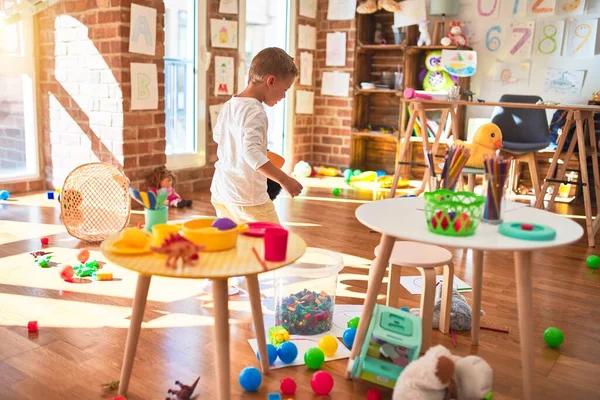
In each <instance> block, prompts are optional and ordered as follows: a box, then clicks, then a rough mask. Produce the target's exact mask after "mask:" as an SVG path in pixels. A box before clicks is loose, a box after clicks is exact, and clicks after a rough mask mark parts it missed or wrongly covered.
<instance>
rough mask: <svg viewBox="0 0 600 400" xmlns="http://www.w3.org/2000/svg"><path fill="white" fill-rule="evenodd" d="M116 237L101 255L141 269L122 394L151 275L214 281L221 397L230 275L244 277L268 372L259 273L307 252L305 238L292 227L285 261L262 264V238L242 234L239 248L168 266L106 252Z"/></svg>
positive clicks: (149, 257)
mask: <svg viewBox="0 0 600 400" xmlns="http://www.w3.org/2000/svg"><path fill="white" fill-rule="evenodd" d="M118 236H119V235H118V234H117V235H113V236H111V237H109V238H108V239H106V240H105V241H104V242H102V244H101V245H100V249H101V250H102V254H104V256H105V257H106V259H107V260H108V261H110V262H112V263H113V264H117V265H120V266H121V267H123V268H127V269H130V270H133V271H136V272H138V273H139V276H138V281H137V287H136V290H135V298H134V300H133V311H132V315H131V323H130V325H129V332H128V334H127V344H126V346H125V355H124V357H123V366H122V368H121V381H120V385H119V394H120V395H126V394H127V389H128V387H129V380H130V377H131V371H132V369H133V361H134V359H135V352H136V349H137V344H138V339H139V336H140V330H141V325H142V319H143V316H144V309H145V307H146V298H147V296H148V289H149V287H150V278H151V277H152V275H159V276H166V277H171V278H191V279H211V280H212V281H213V299H214V319H215V325H214V326H215V343H216V354H217V355H218V356H217V357H216V364H217V385H218V393H219V399H222V400H228V399H230V398H231V385H230V371H229V366H230V362H229V310H228V303H227V302H228V295H227V279H228V278H232V277H237V276H244V277H246V281H247V283H248V296H249V297H250V306H251V308H252V319H253V321H254V329H255V330H256V338H257V342H258V349H259V353H260V363H261V367H262V371H263V373H264V374H268V373H269V357H268V355H267V346H266V343H267V342H266V338H265V329H264V324H263V314H262V308H261V303H260V290H259V286H258V277H257V275H258V274H259V273H261V272H267V271H273V270H275V269H278V268H281V267H284V266H286V265H288V264H292V263H293V262H294V261H296V260H297V259H299V258H300V257H302V255H304V252H305V251H306V243H305V242H304V240H302V239H301V238H300V237H299V236H298V235H296V234H294V233H291V232H290V233H289V238H288V248H287V258H286V260H285V261H282V262H265V264H266V269H264V268H263V266H262V265H261V263H260V262H259V261H258V260H257V258H256V257H255V256H254V254H253V252H252V248H253V247H254V248H256V250H257V251H258V254H259V255H260V256H261V257H262V256H263V254H264V241H263V239H262V238H253V237H249V236H244V235H240V236H239V238H238V244H237V247H236V248H234V249H231V250H227V251H221V252H213V253H208V252H200V253H199V260H198V263H197V264H196V265H194V266H185V267H180V268H177V269H172V268H167V267H166V266H165V260H166V258H165V257H161V256H159V255H155V254H154V253H146V254H140V255H121V254H115V253H112V252H110V251H108V250H107V245H108V244H109V243H111V242H112V241H114V240H116V239H117V238H118Z"/></svg>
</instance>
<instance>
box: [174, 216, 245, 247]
mask: <svg viewBox="0 0 600 400" xmlns="http://www.w3.org/2000/svg"><path fill="white" fill-rule="evenodd" d="M215 220H216V218H200V219H193V220H191V221H188V222H186V223H184V224H183V225H182V230H183V237H185V238H186V239H188V240H190V241H191V242H194V243H195V244H197V245H202V246H204V249H203V251H223V250H229V249H233V248H234V247H235V246H236V245H237V238H238V234H239V233H243V232H246V231H247V230H248V225H247V224H241V225H238V226H237V227H235V228H233V229H229V230H226V231H220V230H218V229H217V228H213V227H212V226H211V225H212V223H213V222H215Z"/></svg>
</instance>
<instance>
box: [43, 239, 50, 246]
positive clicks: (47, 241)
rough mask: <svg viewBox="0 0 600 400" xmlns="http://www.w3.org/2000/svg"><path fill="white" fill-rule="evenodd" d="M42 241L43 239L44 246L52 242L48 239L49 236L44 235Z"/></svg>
mask: <svg viewBox="0 0 600 400" xmlns="http://www.w3.org/2000/svg"><path fill="white" fill-rule="evenodd" d="M41 241H42V244H43V245H44V246H45V245H47V244H48V243H50V239H48V238H47V237H43V238H42V239H41Z"/></svg>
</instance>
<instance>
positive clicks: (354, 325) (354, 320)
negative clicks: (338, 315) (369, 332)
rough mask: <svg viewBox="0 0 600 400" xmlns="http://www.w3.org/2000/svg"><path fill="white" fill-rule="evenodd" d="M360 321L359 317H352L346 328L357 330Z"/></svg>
mask: <svg viewBox="0 0 600 400" xmlns="http://www.w3.org/2000/svg"><path fill="white" fill-rule="evenodd" d="M359 321H360V317H354V318H352V319H351V320H350V321H348V328H356V329H358V322H359Z"/></svg>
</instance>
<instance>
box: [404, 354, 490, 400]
mask: <svg viewBox="0 0 600 400" xmlns="http://www.w3.org/2000/svg"><path fill="white" fill-rule="evenodd" d="M493 381H494V372H493V371H492V368H491V367H490V366H489V364H488V363H487V362H485V360H483V359H482V358H481V357H477V356H467V357H464V358H462V357H459V356H454V355H452V353H450V351H449V350H448V349H446V348H445V347H444V346H441V345H438V346H435V347H432V348H430V349H429V350H428V351H427V352H426V353H425V354H424V355H423V357H421V358H419V359H417V360H415V361H413V362H411V363H410V364H408V366H407V367H406V368H405V369H404V371H402V373H401V374H400V378H399V379H398V382H396V386H395V387H394V394H393V395H392V399H393V400H404V399H406V400H446V399H456V400H481V399H491V396H492V384H493Z"/></svg>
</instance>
